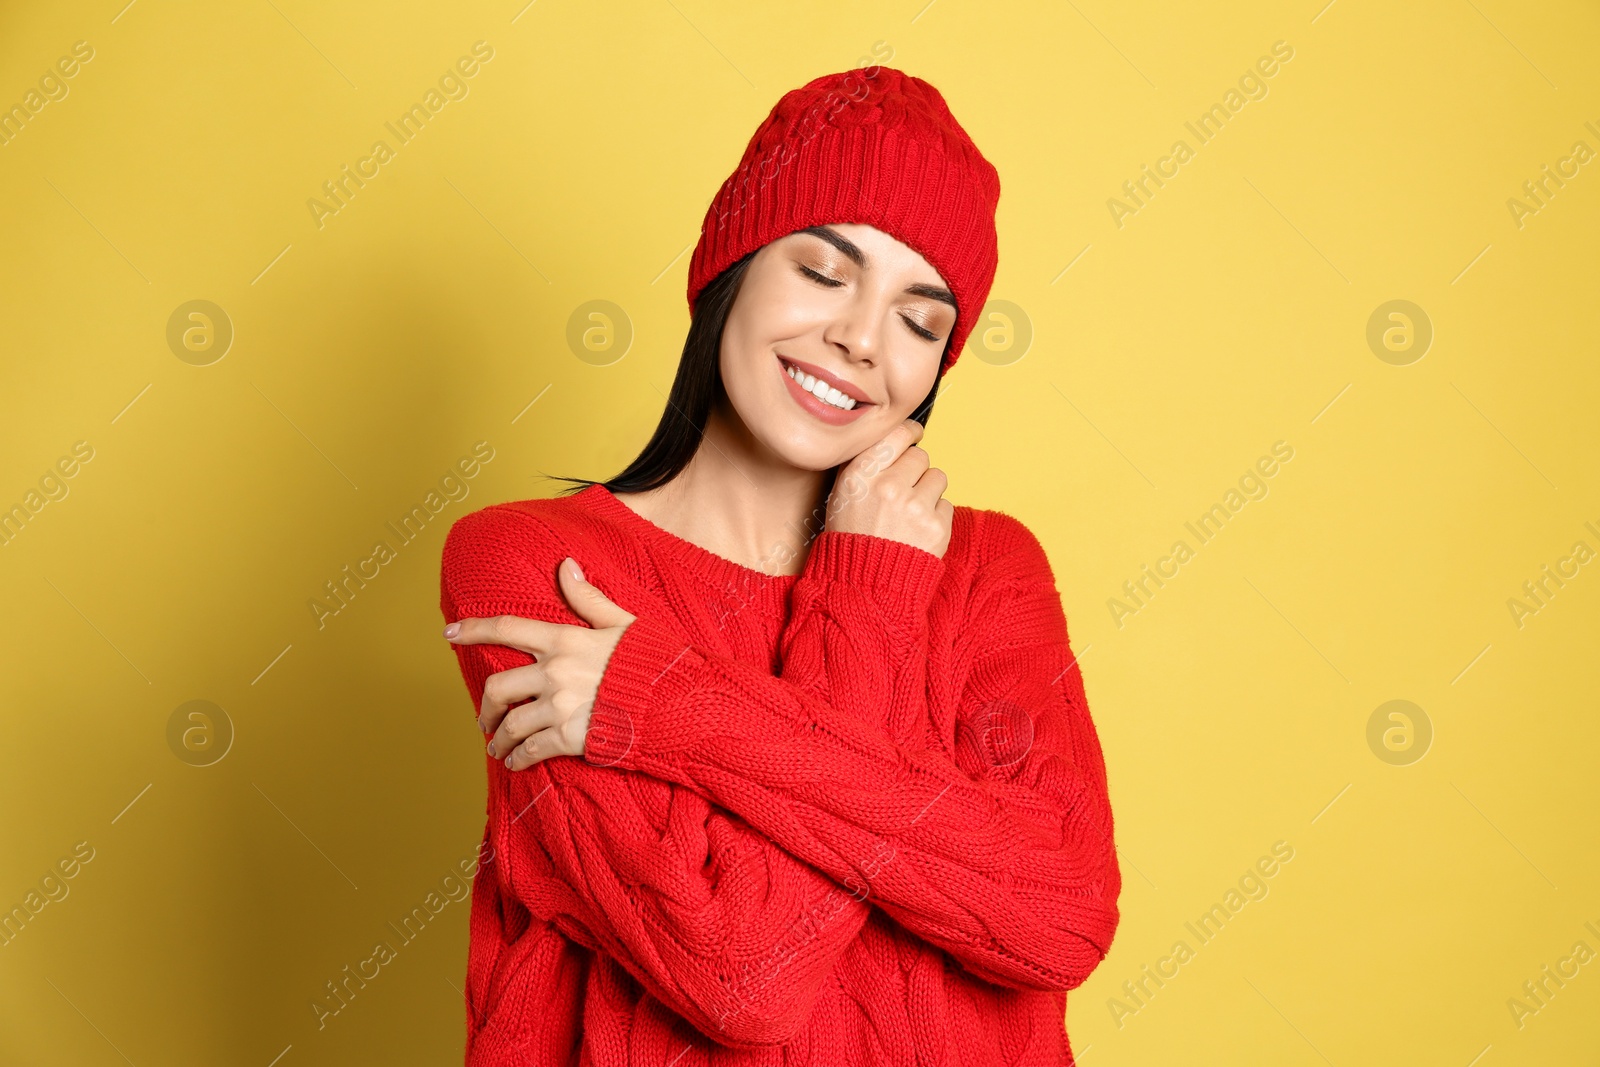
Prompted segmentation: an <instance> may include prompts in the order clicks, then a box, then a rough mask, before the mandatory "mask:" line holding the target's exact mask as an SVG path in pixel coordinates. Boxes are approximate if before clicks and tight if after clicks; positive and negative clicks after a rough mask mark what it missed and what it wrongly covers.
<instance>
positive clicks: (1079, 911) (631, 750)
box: [585, 512, 1121, 990]
mask: <svg viewBox="0 0 1600 1067" xmlns="http://www.w3.org/2000/svg"><path fill="white" fill-rule="evenodd" d="M987 522H988V524H989V529H990V531H991V536H992V546H993V547H992V548H991V549H990V550H989V552H988V554H987V555H988V558H987V560H986V561H985V562H984V563H982V564H981V565H980V569H979V571H978V574H977V575H976V577H975V579H974V587H973V593H972V596H971V600H970V602H969V604H968V605H967V607H966V615H965V618H964V620H963V636H962V638H961V639H960V643H959V645H958V650H961V651H962V655H963V656H964V658H965V662H964V663H962V664H960V674H961V675H962V676H963V677H964V679H965V680H964V683H963V684H962V686H961V690H960V697H959V703H958V707H957V708H956V722H955V731H954V739H953V744H952V745H951V746H949V750H948V751H947V749H946V746H945V745H944V744H943V743H939V744H934V745H930V744H927V743H926V742H925V741H923V740H920V739H917V738H916V737H915V735H914V734H908V733H907V732H906V731H905V730H904V729H899V728H897V727H896V725H895V720H897V719H899V718H902V717H903V716H906V715H911V714H920V715H921V717H922V718H923V719H924V720H926V718H927V706H926V701H925V693H926V691H927V685H926V684H924V685H921V686H920V688H915V691H914V692H913V691H911V689H912V688H913V687H912V686H906V685H904V683H903V681H902V682H901V683H895V682H893V681H891V680H889V678H890V676H889V675H887V674H885V673H884V672H883V671H881V670H880V671H877V672H873V671H867V672H865V673H862V674H861V675H859V680H860V685H859V686H858V687H857V688H855V689H854V690H850V689H849V688H848V687H841V686H837V685H835V686H834V687H833V688H834V689H835V690H836V693H837V699H834V700H827V699H823V697H822V696H821V695H820V694H821V691H822V689H824V688H827V686H826V685H824V684H823V683H821V682H819V681H817V678H818V677H819V675H822V674H827V673H828V672H829V671H834V672H835V673H836V674H837V673H838V668H837V667H831V666H830V664H829V661H828V658H827V656H826V650H827V649H828V648H829V647H830V646H831V647H833V648H850V647H853V646H854V645H857V644H860V643H862V642H867V646H864V647H870V643H871V642H872V641H878V642H879V643H880V644H881V643H883V642H888V643H889V644H891V645H892V644H894V642H896V641H899V640H901V639H904V640H909V641H911V642H912V643H913V644H915V642H917V641H918V640H925V638H924V637H919V636H918V635H919V634H922V633H923V631H922V630H921V629H920V628H919V626H920V624H919V622H918V621H917V620H918V616H917V614H916V610H915V609H916V606H917V605H916V599H915V597H914V596H911V597H908V596H907V591H908V590H915V589H916V588H918V587H917V586H916V585H915V584H914V583H907V582H905V581H904V580H903V578H904V576H903V575H901V574H899V573H898V571H897V569H896V568H897V567H899V566H900V565H901V564H903V563H904V561H905V559H906V558H907V554H908V553H914V552H917V551H919V550H915V549H911V548H909V547H908V546H901V545H898V543H897V542H887V541H882V539H876V538H868V539H867V541H866V542H862V543H861V545H863V546H866V547H864V548H862V549H861V550H860V551H856V552H834V553H833V555H832V556H830V557H826V558H824V559H822V560H821V562H819V563H818V564H817V565H816V566H813V561H812V560H808V562H807V574H808V579H809V580H810V581H811V583H812V584H813V585H814V589H815V593H814V595H815V598H816V599H815V602H814V604H813V610H812V611H810V612H808V613H807V614H806V616H805V617H801V615H800V613H799V612H798V611H797V612H796V617H795V618H794V619H792V620H791V627H792V628H793V635H792V637H793V640H792V641H791V642H790V643H789V644H788V646H787V648H786V653H787V655H788V656H790V657H791V662H799V663H800V664H803V665H808V666H804V667H803V669H801V670H799V671H798V672H797V673H796V674H795V675H794V676H793V677H791V676H790V672H789V669H788V666H787V664H786V667H785V672H784V674H783V675H782V676H779V677H774V676H772V675H771V674H768V673H767V672H764V671H762V670H760V669H759V668H754V667H750V666H748V665H746V664H743V663H740V662H737V661H734V660H731V659H729V658H727V657H723V656H721V655H718V654H716V653H715V652H713V651H712V650H709V649H707V648H704V647H701V646H697V645H695V644H693V643H690V642H687V641H685V640H683V639H682V638H681V637H680V636H679V635H678V634H677V633H675V632H674V631H673V629H672V628H671V627H669V626H667V625H665V624H663V623H662V622H660V621H658V620H656V619H651V618H645V617H640V618H639V619H638V620H637V621H635V622H634V623H632V624H631V625H630V626H629V627H628V629H627V630H626V631H625V632H624V633H623V636H622V640H621V641H620V642H619V644H618V645H617V648H616V649H615V651H614V652H613V654H612V657H611V661H610V663H609V664H608V665H607V668H606V672H605V675H604V676H603V677H602V679H601V682H600V688H599V693H598V696H597V699H596V702H595V708H594V713H593V718H592V720H591V722H602V723H605V724H606V728H605V729H603V730H602V731H600V732H599V733H598V734H597V733H596V732H595V731H594V729H593V727H591V733H590V743H589V745H588V747H587V748H586V751H585V759H586V760H590V761H596V762H603V763H606V764H609V765H614V766H620V767H626V768H629V769H634V770H639V771H643V772H645V773H647V774H649V775H652V776H654V777H658V778H662V779H664V780H667V781H671V782H675V783H678V784H680V785H683V786H686V787H689V788H692V789H694V790H695V791H696V792H698V793H700V794H701V795H702V796H704V797H705V798H707V799H708V800H710V801H711V802H712V803H714V804H717V805H719V806H721V807H723V808H726V809H727V810H729V811H732V812H735V813H737V814H739V815H742V816H743V817H744V818H745V819H746V820H747V821H748V822H749V823H750V825H751V826H753V827H754V828H755V829H756V830H757V831H759V832H761V833H763V834H765V835H766V836H767V837H769V838H770V839H771V840H772V841H773V842H775V843H777V844H778V845H779V846H781V847H783V848H784V849H785V850H786V851H788V852H790V853H791V854H793V855H794V856H795V857H797V858H799V859H801V860H803V861H805V862H806V863H808V864H810V865H812V866H814V867H815V868H816V869H817V870H819V871H822V872H825V873H826V874H828V875H829V876H831V877H832V878H834V879H835V880H837V881H839V882H840V883H841V884H845V885H857V884H859V885H862V886H864V887H865V890H866V892H867V895H868V897H869V899H870V900H871V901H872V902H873V903H876V904H877V906H878V907H880V908H881V909H883V911H884V912H886V913H887V914H888V915H889V917H890V918H892V919H894V920H895V921H896V922H898V923H899V924H900V925H902V926H903V927H904V928H906V929H907V930H909V931H910V932H912V933H913V934H915V935H917V936H918V937H921V938H922V939H924V940H926V941H928V942H930V943H932V944H934V945H937V946H939V947H940V948H942V949H944V950H945V951H947V952H949V953H950V954H951V955H953V956H954V957H956V958H957V959H958V960H959V961H960V962H961V963H962V965H963V966H965V967H966V968H967V969H968V970H970V971H972V972H973V973H974V974H976V975H978V976H979V977H982V978H984V979H986V980H988V981H992V982H995V983H998V984H1001V985H1006V986H1010V987H1013V988H1026V989H1046V990H1066V989H1071V988H1074V987H1076V986H1077V985H1079V984H1080V983H1082V982H1083V981H1084V980H1085V979H1086V978H1087V977H1088V976H1089V974H1090V972H1091V971H1093V970H1094V968H1095V966H1096V965H1098V964H1099V962H1100V960H1101V959H1102V958H1104V956H1105V954H1106V952H1107V951H1108V950H1109V948H1110V945H1111V939H1112V936H1113V934H1114V932H1115V929H1116V925H1117V921H1118V911H1117V906H1116V901H1117V896H1118V893H1119V892H1120V888H1121V878H1120V872H1119V869H1118V865H1117V860H1116V854H1115V849H1114V847H1113V839H1112V821H1111V810H1110V803H1109V800H1108V796H1107V786H1106V777H1105V767H1104V761H1103V756H1102V753H1101V749H1100V745H1099V740H1098V738H1097V736H1096V733H1095V730H1094V725H1093V722H1092V720H1091V718H1090V715H1089V709H1088V704H1087V701H1086V700H1085V696H1084V690H1083V679H1082V674H1081V672H1080V670H1079V667H1078V664H1077V661H1076V657H1075V656H1074V654H1073V652H1072V649H1071V646H1070V642H1069V639H1068V634H1067V628H1066V619H1065V615H1064V613H1063V611H1062V607H1061V600H1060V596H1059V593H1058V592H1057V590H1056V587H1055V578H1054V574H1053V572H1052V570H1051V568H1050V563H1049V560H1048V558H1047V557H1046V555H1045V553H1044V550H1043V548H1042V547H1041V546H1040V545H1039V542H1038V541H1037V539H1036V538H1035V537H1034V536H1033V534H1032V533H1031V532H1030V531H1029V530H1028V529H1027V528H1026V527H1025V526H1024V525H1023V524H1022V523H1020V522H1019V521H1017V520H1016V519H1014V518H1012V517H1010V516H1008V515H1004V514H1003V513H998V512H994V513H988V514H987ZM822 536H823V537H827V536H829V535H827V534H824V535H822ZM868 542H881V544H880V545H879V546H876V547H877V548H879V549H882V550H881V551H878V550H874V547H873V546H871V545H869V544H868ZM882 546H894V547H892V548H883V547H882ZM858 547H859V546H858ZM814 551H815V550H814ZM924 555H929V554H924ZM908 602H909V603H910V604H911V608H910V609H907V608H905V607H904V606H902V607H901V608H899V609H897V608H896V607H895V605H896V604H900V605H905V604H906V603H908ZM848 603H855V604H857V605H858V609H857V610H839V608H838V606H839V605H844V604H848ZM896 625H899V627H900V628H899V630H898V631H895V626H896ZM789 636H790V635H786V638H787V637H789ZM819 648H820V649H821V650H822V651H819ZM913 658H914V659H916V660H921V659H923V657H920V656H919V657H913ZM903 669H915V668H914V664H913V665H912V666H910V667H906V668H903ZM914 681H915V679H913V682H914ZM897 685H898V686H899V688H896V686H897ZM908 700H909V701H910V702H911V703H912V705H913V707H912V708H911V709H909V710H906V711H904V712H903V713H902V712H900V711H897V710H895V709H896V708H897V707H898V706H899V704H900V703H901V702H904V701H908ZM919 701H920V703H919ZM847 705H850V706H847ZM874 709H876V710H874ZM928 728H929V729H931V728H932V727H931V726H930V727H928ZM896 734H899V735H900V736H899V737H898V738H897V737H896V736H895V735H896Z"/></svg>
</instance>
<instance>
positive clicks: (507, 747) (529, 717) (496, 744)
mask: <svg viewBox="0 0 1600 1067" xmlns="http://www.w3.org/2000/svg"><path fill="white" fill-rule="evenodd" d="M558 572H559V578H558V584H559V585H560V588H561V593H562V595H563V596H564V597H565V598H566V601H567V603H568V604H569V605H570V606H571V608H572V612H573V614H575V615H577V616H578V617H579V618H580V619H583V620H584V621H585V622H587V623H589V624H590V625H589V626H569V625H566V624H564V623H558V622H543V621H540V620H538V619H524V618H521V617H519V616H516V615H497V616H495V617H493V618H488V619H461V620H459V621H457V622H455V623H452V624H450V625H449V626H446V627H445V630H444V635H445V637H446V638H448V639H449V641H450V643H451V644H453V645H505V646H506V647H507V648H515V649H519V650H521V651H523V652H527V653H529V654H531V655H532V656H534V657H535V662H533V663H530V664H527V665H526V666H523V667H513V668H512V669H511V670H508V671H500V672H499V673H498V674H491V675H490V676H489V677H488V679H487V680H486V681H485V682H484V686H483V701H482V703H481V704H480V705H479V707H478V728H479V729H480V730H482V731H483V732H484V733H485V734H488V733H491V732H492V733H493V734H494V737H493V739H491V740H490V741H489V748H488V751H489V755H491V756H494V757H496V758H500V757H504V759H505V764H506V766H507V767H508V768H510V769H511V770H513V771H520V770H525V769H526V768H528V767H532V766H533V765H534V764H536V763H538V762H539V761H541V760H545V759H549V758H550V757H551V756H581V755H583V745H584V741H585V739H586V738H587V737H588V734H589V712H590V711H591V710H592V709H593V707H594V700H595V694H596V693H597V692H599V689H600V679H601V677H602V676H603V675H604V674H605V669H606V664H607V662H609V661H610V659H611V653H612V651H613V650H614V649H615V648H616V647H617V642H618V641H620V640H622V632H623V631H624V630H626V629H627V628H628V626H629V625H630V624H631V623H632V622H633V620H634V618H635V616H633V615H631V614H629V613H628V612H626V611H624V610H623V609H622V608H620V607H618V606H617V605H616V604H614V603H612V602H611V601H610V600H609V599H608V598H607V597H606V595H605V594H604V593H602V592H600V590H598V589H596V588H595V587H594V586H592V585H590V584H589V583H588V582H587V581H586V580H584V577H583V572H582V571H581V570H579V569H578V562H577V560H574V559H570V558H568V559H565V560H562V561H561V566H560V568H558ZM524 700H526V701H530V703H526V704H521V705H519V706H518V707H515V708H513V707H511V705H512V704H516V703H517V702H518V701H524Z"/></svg>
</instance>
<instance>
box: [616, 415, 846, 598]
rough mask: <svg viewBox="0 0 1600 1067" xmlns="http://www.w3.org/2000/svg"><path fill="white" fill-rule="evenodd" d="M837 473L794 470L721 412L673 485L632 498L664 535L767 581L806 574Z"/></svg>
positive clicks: (633, 504)
mask: <svg viewBox="0 0 1600 1067" xmlns="http://www.w3.org/2000/svg"><path fill="white" fill-rule="evenodd" d="M835 473H836V469H830V470H823V471H813V470H804V469H802V468H799V467H795V466H792V465H791V464H789V463H787V462H786V461H784V460H783V459H782V458H781V457H780V456H777V455H776V454H774V453H773V452H772V451H771V450H770V449H769V448H767V447H766V446H765V445H764V444H762V443H761V442H760V441H759V440H757V439H756V438H755V437H754V436H752V435H751V434H750V432H749V430H748V428H746V427H745V426H744V424H743V422H742V421H741V420H739V419H738V418H737V416H730V414H729V413H728V412H727V411H726V410H725V409H724V408H723V407H722V405H716V406H714V407H713V409H712V411H711V414H710V416H709V417H708V418H707V420H706V431H705V435H704V437H703V438H702V439H701V442H700V447H699V448H698V449H697V450H696V451H695V454H694V457H693V458H692V459H691V460H690V461H689V464H688V465H687V466H686V467H684V469H683V470H682V471H681V472H679V474H678V475H677V477H675V478H673V480H672V481H671V482H668V483H667V484H666V485H664V486H662V487H660V488H659V489H654V490H651V491H649V492H646V493H635V494H629V495H628V498H629V505H630V506H631V507H632V508H633V509H634V511H636V512H638V513H639V514H640V515H643V516H644V517H645V518H646V519H649V520H650V521H651V522H653V523H655V524H656V525H657V526H660V527H661V528H662V529H665V530H668V531H670V532H671V533H674V534H676V535H677V536H679V537H681V538H683V539H684V540H686V541H690V542H693V543H694V544H697V545H699V546H701V547H702V548H706V549H709V550H711V551H712V552H715V553H716V554H717V555H719V556H722V557H724V558H725V559H730V560H733V561H734V562H735V563H740V564H742V565H744V566H747V567H751V568H754V569H755V570H759V571H763V572H765V573H767V574H774V575H777V574H798V573H800V570H801V569H802V568H803V567H804V565H805V560H806V555H807V554H808V553H809V551H810V548H811V541H812V539H813V538H815V537H816V535H817V534H818V533H819V532H821V530H822V527H823V517H824V515H825V508H826V504H827V499H828V493H829V491H830V490H831V489H832V486H833V479H834V475H835Z"/></svg>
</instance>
